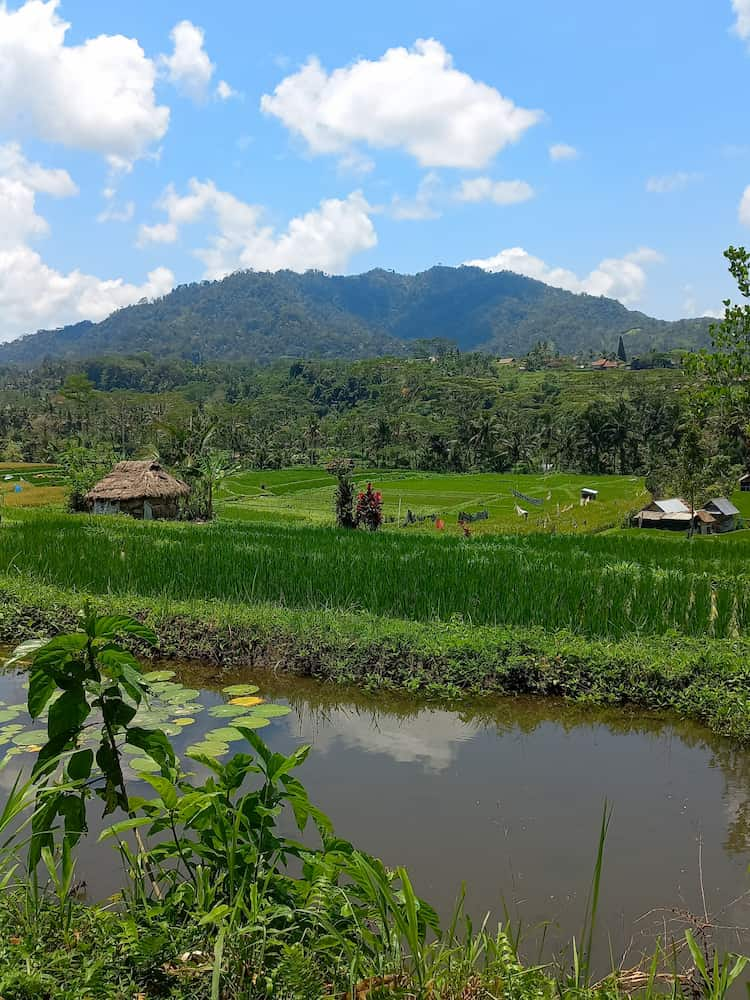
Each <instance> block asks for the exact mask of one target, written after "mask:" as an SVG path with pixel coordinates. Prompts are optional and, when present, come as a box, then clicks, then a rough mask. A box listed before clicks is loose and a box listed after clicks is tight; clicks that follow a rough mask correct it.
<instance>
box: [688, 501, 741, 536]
mask: <svg viewBox="0 0 750 1000" xmlns="http://www.w3.org/2000/svg"><path fill="white" fill-rule="evenodd" d="M698 513H700V514H703V513H705V514H710V515H711V517H712V518H713V526H712V529H711V531H712V533H714V532H716V533H717V534H722V533H723V532H725V531H734V529H735V528H736V527H737V522H736V518H737V516H738V515H739V513H740V512H739V511H738V510H737V508H736V507H735V506H734V504H733V503H732V502H731V500H727V498H726V497H714V498H713V499H712V500H709V501H708V503H706V504H704V505H703V509H702V510H700V511H699V512H698Z"/></svg>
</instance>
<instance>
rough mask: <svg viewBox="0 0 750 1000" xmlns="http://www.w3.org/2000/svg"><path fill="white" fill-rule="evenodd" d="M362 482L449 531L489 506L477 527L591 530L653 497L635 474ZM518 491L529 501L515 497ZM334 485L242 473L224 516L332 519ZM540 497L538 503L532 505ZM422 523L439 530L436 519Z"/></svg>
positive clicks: (396, 507) (309, 477) (227, 495)
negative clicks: (585, 494) (587, 497)
mask: <svg viewBox="0 0 750 1000" xmlns="http://www.w3.org/2000/svg"><path fill="white" fill-rule="evenodd" d="M355 480H356V482H357V485H358V486H364V485H365V484H366V483H367V482H372V483H373V485H374V486H375V487H376V488H377V489H378V490H380V491H381V492H382V494H383V513H384V515H385V517H386V518H393V519H394V523H393V525H392V526H393V528H394V529H395V528H396V523H395V522H399V518H400V522H401V523H403V521H404V520H405V519H406V514H407V511H409V510H411V511H412V513H413V514H415V515H417V516H425V515H431V514H435V515H437V516H438V517H439V518H441V519H442V520H444V522H445V530H446V531H448V532H449V533H458V531H459V528H458V514H459V512H461V511H465V512H466V513H469V514H472V513H476V512H478V511H482V510H486V511H487V512H488V514H489V517H488V519H487V520H486V521H480V522H477V523H476V524H475V525H474V526H473V528H472V531H476V532H480V533H482V534H493V533H498V532H502V533H504V534H505V533H512V534H519V533H523V534H526V533H530V532H539V531H549V532H553V531H558V532H564V533H582V534H588V533H591V532H594V531H602V530H604V529H607V528H615V527H620V526H621V525H622V523H623V521H624V519H625V518H626V517H627V515H628V514H629V513H630V512H631V511H633V510H636V509H638V508H639V507H641V506H642V505H643V504H644V503H645V502H646V501H647V499H648V495H647V494H646V492H645V490H644V487H643V480H642V479H639V478H637V477H634V476H632V477H631V476H576V475H569V474H563V473H552V474H548V475H538V476H533V475H513V474H495V473H476V474H470V473H467V474H455V473H454V474H440V473H425V472H409V471H402V472H386V471H383V470H369V471H368V470H365V471H361V472H360V471H357V472H355ZM583 487H589V488H592V489H595V490H598V491H599V498H598V500H596V501H595V502H592V503H590V504H588V505H587V506H586V507H581V505H580V495H581V489H582V488H583ZM513 490H517V491H518V492H519V493H521V494H523V496H524V497H528V498H529V499H528V500H525V499H523V498H519V497H517V496H515V495H514V493H513ZM333 491H334V481H333V479H332V477H331V476H329V475H328V474H327V473H326V472H325V470H324V469H315V468H294V469H282V470H273V471H264V472H255V471H252V472H240V473H237V474H236V475H234V476H232V477H230V478H229V479H227V480H226V481H225V482H224V483H223V484H222V488H221V491H220V503H219V514H220V516H221V517H223V518H230V519H233V520H243V521H253V522H257V521H278V522H286V523H290V522H292V523H294V522H296V523H305V522H306V523H314V524H330V523H332V519H333V515H332V504H333ZM534 500H536V501H538V503H533V502H532V501H534ZM516 507H519V508H521V509H522V510H526V511H528V517H524V516H523V515H521V514H519V513H518V511H517V510H516ZM749 507H750V504H749ZM748 512H749V513H750V510H749V511H748ZM386 526H387V527H390V526H391V525H386ZM421 527H423V528H424V530H431V531H434V530H435V529H434V526H433V524H432V522H431V521H429V522H424V523H423V525H422V526H421ZM405 530H408V531H410V532H411V531H417V530H420V526H419V525H411V526H410V527H409V528H408V529H405Z"/></svg>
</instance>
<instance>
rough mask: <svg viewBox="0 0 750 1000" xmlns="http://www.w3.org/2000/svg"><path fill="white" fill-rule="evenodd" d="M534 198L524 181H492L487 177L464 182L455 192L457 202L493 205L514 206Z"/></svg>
mask: <svg viewBox="0 0 750 1000" xmlns="http://www.w3.org/2000/svg"><path fill="white" fill-rule="evenodd" d="M533 197H534V189H533V187H532V186H531V185H530V184H527V183H526V181H493V180H491V179H490V178H489V177H474V178H472V179H471V180H466V181H464V182H463V183H462V184H461V187H460V188H459V189H458V191H457V192H456V198H458V200H459V201H491V202H494V204H495V205H516V204H518V202H521V201H528V200H529V198H533Z"/></svg>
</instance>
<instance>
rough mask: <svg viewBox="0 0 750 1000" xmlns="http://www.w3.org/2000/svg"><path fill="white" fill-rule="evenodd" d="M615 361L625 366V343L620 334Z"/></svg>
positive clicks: (626, 360)
mask: <svg viewBox="0 0 750 1000" xmlns="http://www.w3.org/2000/svg"><path fill="white" fill-rule="evenodd" d="M617 359H618V361H622V363H623V364H627V362H628V356H627V354H626V353H625V341H624V340H623V339H622V334H620V340H619V342H618V344H617Z"/></svg>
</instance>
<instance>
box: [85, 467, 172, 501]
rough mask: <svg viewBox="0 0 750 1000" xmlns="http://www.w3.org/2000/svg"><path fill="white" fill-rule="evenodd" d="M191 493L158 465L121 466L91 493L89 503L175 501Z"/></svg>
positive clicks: (88, 494)
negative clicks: (105, 501)
mask: <svg viewBox="0 0 750 1000" xmlns="http://www.w3.org/2000/svg"><path fill="white" fill-rule="evenodd" d="M189 493H190V487H189V486H188V485H187V484H186V483H183V482H182V481H181V480H179V479H175V478H174V476H170V474H169V473H168V472H165V471H164V469H162V467H161V466H160V465H159V463H158V462H153V461H150V462H118V463H117V465H116V466H115V467H114V469H113V470H112V471H111V472H110V473H109V475H108V476H105V477H104V479H102V480H101V481H100V482H98V483H97V484H96V486H94V488H93V489H91V490H89V492H88V493H87V494H86V499H87V500H90V501H94V500H141V499H143V500H173V499H177V497H186V496H187V495H188V494H189Z"/></svg>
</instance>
